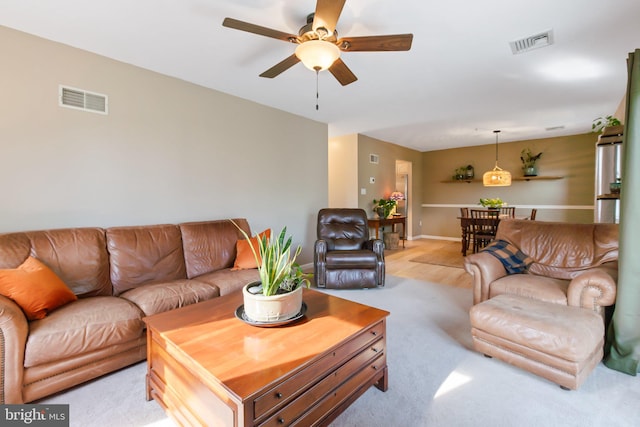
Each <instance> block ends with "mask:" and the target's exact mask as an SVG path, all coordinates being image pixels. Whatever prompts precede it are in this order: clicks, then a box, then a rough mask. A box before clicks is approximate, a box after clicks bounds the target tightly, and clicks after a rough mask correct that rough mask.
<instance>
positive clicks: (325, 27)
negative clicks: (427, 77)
mask: <svg viewBox="0 0 640 427" xmlns="http://www.w3.org/2000/svg"><path fill="white" fill-rule="evenodd" d="M345 2H346V0H317V3H316V10H315V12H314V13H311V14H309V16H307V24H306V25H304V26H303V27H302V28H300V31H299V32H298V35H297V36H296V35H295V34H290V33H286V32H282V31H278V30H274V29H271V28H267V27H262V26H259V25H255V24H250V23H248V22H243V21H238V20H237V19H233V18H225V19H224V21H223V22H222V25H223V26H225V27H229V28H234V29H236V30H240V31H247V32H249V33H254V34H258V35H261V36H265V37H271V38H274V39H278V40H282V41H286V42H289V43H294V44H297V45H298V47H297V48H296V50H295V53H294V54H292V55H291V56H289V57H288V58H286V59H284V60H283V61H281V62H279V63H277V64H276V65H274V66H273V67H271V68H269V69H268V70H267V71H265V72H264V73H262V74H260V77H267V78H273V77H276V76H278V75H279V74H280V73H282V72H284V71H286V70H288V69H289V68H291V67H292V66H294V65H295V64H297V63H298V62H300V61H302V63H303V64H304V65H305V66H306V67H307V68H309V69H311V70H315V71H316V72H319V71H322V70H326V69H328V70H329V72H330V73H331V74H333V76H334V77H335V78H336V79H337V80H338V81H339V82H340V84H342V85H343V86H346V85H348V84H350V83H353V82H355V81H356V80H358V78H357V77H356V76H355V74H353V72H352V71H351V70H350V69H349V67H347V65H346V64H345V63H344V61H342V59H340V53H341V52H376V51H378V52H379V51H402V50H409V49H411V42H412V40H413V34H394V35H386V36H365V37H342V38H338V32H337V31H336V23H337V22H338V18H339V17H340V13H341V12H342V8H343V7H344V4H345Z"/></svg>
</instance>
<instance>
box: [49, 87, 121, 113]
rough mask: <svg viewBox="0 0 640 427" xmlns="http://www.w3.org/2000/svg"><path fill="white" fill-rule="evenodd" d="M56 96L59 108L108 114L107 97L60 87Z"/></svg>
mask: <svg viewBox="0 0 640 427" xmlns="http://www.w3.org/2000/svg"><path fill="white" fill-rule="evenodd" d="M58 96H59V105H60V106H61V107H67V108H74V109H76V110H84V111H90V112H92V113H100V114H108V109H107V107H108V105H109V103H108V98H107V95H102V94H100V93H95V92H88V91H86V90H82V89H76V88H72V87H68V86H62V85H61V86H59V94H58Z"/></svg>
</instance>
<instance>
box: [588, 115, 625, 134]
mask: <svg viewBox="0 0 640 427" xmlns="http://www.w3.org/2000/svg"><path fill="white" fill-rule="evenodd" d="M621 124H622V122H620V120H618V119H617V118H615V117H613V116H605V117H598V118H596V119H593V123H592V124H591V132H594V133H601V132H602V131H604V128H608V127H611V126H620V125H621Z"/></svg>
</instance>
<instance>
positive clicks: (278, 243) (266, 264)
mask: <svg viewBox="0 0 640 427" xmlns="http://www.w3.org/2000/svg"><path fill="white" fill-rule="evenodd" d="M230 221H231V222H233V220H230ZM233 224H234V225H235V226H236V227H237V228H238V230H240V232H241V233H242V235H243V236H244V237H245V239H247V241H249V247H250V248H251V251H252V252H253V256H254V257H255V259H256V264H257V265H258V273H259V274H260V282H262V295H264V296H271V295H276V294H277V293H287V292H291V291H294V290H296V289H297V288H298V287H300V286H302V285H306V286H307V287H309V286H310V285H311V282H310V281H309V279H308V278H307V275H305V274H304V273H303V272H302V268H301V267H300V266H299V265H298V264H297V263H296V262H295V261H296V258H297V257H298V255H300V252H301V251H302V247H300V246H298V248H297V249H296V251H295V252H293V253H291V240H292V237H291V236H289V238H288V239H286V240H285V235H286V232H287V227H284V228H283V229H282V231H280V233H279V234H278V236H277V237H275V238H271V239H268V238H267V236H266V235H263V236H262V237H261V238H258V239H257V242H258V250H257V251H256V249H255V248H254V247H253V246H254V245H252V244H251V238H250V237H249V236H248V235H247V233H246V232H245V231H244V230H243V229H241V228H240V227H239V226H238V225H237V224H236V223H235V222H233ZM278 291H280V292H278Z"/></svg>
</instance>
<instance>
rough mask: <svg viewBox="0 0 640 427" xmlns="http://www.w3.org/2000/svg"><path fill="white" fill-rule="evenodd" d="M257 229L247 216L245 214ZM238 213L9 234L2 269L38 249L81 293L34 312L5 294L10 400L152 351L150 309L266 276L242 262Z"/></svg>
mask: <svg viewBox="0 0 640 427" xmlns="http://www.w3.org/2000/svg"><path fill="white" fill-rule="evenodd" d="M234 221H235V222H236V223H237V224H239V225H240V227H242V228H243V229H244V230H245V231H246V232H247V234H249V235H250V233H251V232H250V229H249V225H248V223H247V221H246V220H244V219H235V220H234ZM242 238H243V237H242V235H241V234H240V233H239V231H238V230H237V228H236V227H235V226H234V224H232V223H231V222H230V221H228V220H219V221H206V222H191V223H183V224H177V225H170V224H166V225H150V226H136V227H113V228H107V229H102V228H70V229H58V230H44V231H29V232H16V233H8V234H2V235H0V269H16V268H17V267H18V266H20V265H22V264H23V262H25V260H26V259H28V258H30V257H33V258H36V259H37V260H39V261H40V262H42V263H43V264H45V265H46V266H47V267H48V268H49V269H50V270H52V271H53V272H54V273H55V275H57V276H58V277H59V278H60V279H61V280H62V281H63V282H64V284H66V285H67V286H68V288H69V289H71V291H72V292H73V293H74V294H75V295H76V296H77V300H75V301H72V302H69V303H67V304H65V305H63V306H61V307H59V308H56V309H55V310H53V311H51V312H50V313H48V315H47V316H46V317H44V318H42V319H36V320H28V319H27V317H26V316H25V313H24V312H23V310H22V309H21V308H20V307H19V306H18V305H17V304H16V303H15V302H14V301H13V300H12V299H9V298H7V297H5V296H2V295H0V404H18V403H24V402H31V401H34V400H37V399H40V398H42V397H44V396H47V395H50V394H52V393H55V392H58V391H60V390H64V389H66V388H69V387H71V386H74V385H76V384H79V383H82V382H84V381H87V380H90V379H92V378H96V377H98V376H100V375H103V374H105V373H108V372H111V371H114V370H117V369H120V368H122V367H124V366H127V365H130V364H132V363H135V362H138V361H140V360H143V359H145V357H146V336H145V333H144V323H143V321H142V318H143V317H144V316H148V315H152V314H155V313H158V312H163V311H167V310H171V309H174V308H178V307H181V306H184V305H188V304H193V303H196V302H199V301H203V300H207V299H211V298H215V297H218V296H220V295H224V294H227V293H230V292H232V291H234V290H237V289H240V288H241V287H242V286H243V285H245V284H246V283H248V282H250V281H253V280H257V278H258V273H257V270H256V269H239V270H233V269H232V267H233V265H234V260H235V258H236V242H237V241H238V239H242Z"/></svg>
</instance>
